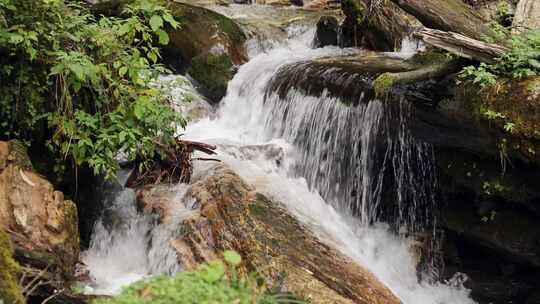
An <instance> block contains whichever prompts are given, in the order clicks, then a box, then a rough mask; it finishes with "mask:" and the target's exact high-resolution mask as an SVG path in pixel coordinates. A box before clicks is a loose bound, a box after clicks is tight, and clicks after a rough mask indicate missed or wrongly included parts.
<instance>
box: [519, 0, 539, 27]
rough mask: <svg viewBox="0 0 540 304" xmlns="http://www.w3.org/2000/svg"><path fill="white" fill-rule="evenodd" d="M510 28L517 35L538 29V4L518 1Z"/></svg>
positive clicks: (530, 1) (529, 1)
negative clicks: (512, 28)
mask: <svg viewBox="0 0 540 304" xmlns="http://www.w3.org/2000/svg"><path fill="white" fill-rule="evenodd" d="M512 26H513V27H514V31H516V32H517V33H519V32H525V31H527V30H538V29H540V2H538V1H535V0H520V1H519V3H518V5H517V9H516V16H515V18H514V23H513V24H512Z"/></svg>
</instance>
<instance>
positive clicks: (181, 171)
mask: <svg viewBox="0 0 540 304" xmlns="http://www.w3.org/2000/svg"><path fill="white" fill-rule="evenodd" d="M155 144H156V145H157V146H160V147H161V148H162V150H163V151H164V154H165V155H162V157H163V158H161V157H160V156H157V157H156V158H155V159H154V160H153V162H152V163H151V165H150V166H149V167H147V168H145V169H144V171H141V170H139V169H140V168H138V167H139V164H140V161H136V162H135V164H136V169H135V170H133V173H131V175H130V176H129V178H128V180H127V182H126V186H127V187H130V188H136V187H139V186H144V185H148V184H159V183H162V182H167V183H178V182H182V183H187V182H189V180H190V179H191V174H192V173H193V167H192V160H193V159H192V155H193V153H194V152H195V151H200V152H203V153H205V154H208V155H213V154H216V152H215V151H214V150H215V149H216V147H215V146H212V145H209V144H205V143H200V142H195V141H188V140H180V139H176V145H174V146H172V147H167V146H165V145H163V144H161V143H159V142H155ZM195 160H207V161H208V160H211V161H219V160H217V159H212V158H196V159H195Z"/></svg>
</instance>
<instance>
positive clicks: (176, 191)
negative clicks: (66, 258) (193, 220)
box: [81, 172, 193, 295]
mask: <svg viewBox="0 0 540 304" xmlns="http://www.w3.org/2000/svg"><path fill="white" fill-rule="evenodd" d="M125 173H126V172H122V173H121V177H122V176H125V175H126V174H125ZM121 177H120V178H119V179H120V180H123V179H125V178H121ZM188 189H189V186H188V185H185V184H180V185H177V186H173V187H172V188H171V189H170V193H171V195H174V196H175V197H176V198H177V200H178V201H182V202H184V203H185V204H187V205H186V208H185V209H184V208H178V207H175V208H171V209H172V210H175V211H176V213H175V214H173V215H172V216H171V219H170V220H169V221H167V222H160V220H159V219H158V218H157V216H156V215H153V214H149V213H144V212H140V211H139V210H138V207H137V199H136V195H135V192H134V191H133V190H132V189H129V188H122V190H120V191H119V192H117V193H113V194H112V195H114V198H113V199H112V200H111V201H112V203H111V205H110V206H108V207H107V209H106V210H105V212H104V214H103V216H102V217H101V218H100V219H99V220H98V221H97V222H96V224H95V226H94V231H93V233H92V238H91V240H90V247H89V248H88V250H86V251H85V252H83V253H82V256H81V259H82V262H83V263H84V264H85V265H86V266H87V268H88V269H89V271H90V273H89V276H90V279H91V282H90V284H88V285H87V286H86V287H85V293H87V294H99V295H104V294H105V295H112V294H116V293H118V292H119V291H120V289H121V288H122V287H124V286H126V285H128V284H130V283H133V282H136V281H139V280H141V279H144V278H147V277H150V276H153V275H158V274H169V275H171V274H174V273H176V272H178V271H180V270H181V267H180V266H181V265H179V264H178V261H177V257H176V252H175V251H174V250H173V248H172V247H171V246H170V244H169V243H170V241H171V240H174V239H176V238H178V237H180V235H181V233H182V231H181V225H180V224H181V222H182V221H183V220H184V219H185V218H187V217H188V216H189V215H190V213H189V212H187V213H186V212H185V210H189V209H190V208H189V206H190V204H192V203H193V199H192V198H191V197H189V195H187V192H188ZM172 201H176V199H175V200H172ZM183 211H184V212H183Z"/></svg>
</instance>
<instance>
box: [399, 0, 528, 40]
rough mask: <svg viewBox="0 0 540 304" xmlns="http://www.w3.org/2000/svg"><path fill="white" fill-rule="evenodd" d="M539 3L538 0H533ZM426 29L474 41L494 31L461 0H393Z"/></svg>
mask: <svg viewBox="0 0 540 304" xmlns="http://www.w3.org/2000/svg"><path fill="white" fill-rule="evenodd" d="M531 1H537V0H531ZM392 2H394V3H396V4H397V5H398V6H399V7H401V8H402V9H403V10H405V11H406V12H408V13H409V14H411V15H413V16H415V17H416V18H417V19H418V20H420V22H422V24H423V25H424V26H426V27H430V28H434V29H438V30H443V31H448V32H455V33H460V34H463V35H466V36H468V37H471V38H474V39H482V38H484V37H486V36H487V37H493V36H494V35H493V31H492V30H491V29H490V27H489V26H488V25H487V24H486V23H487V22H486V20H484V19H483V18H482V17H481V16H480V15H479V14H477V13H476V12H475V11H474V9H473V8H472V7H470V6H469V5H467V4H465V3H464V2H463V1H461V0H392Z"/></svg>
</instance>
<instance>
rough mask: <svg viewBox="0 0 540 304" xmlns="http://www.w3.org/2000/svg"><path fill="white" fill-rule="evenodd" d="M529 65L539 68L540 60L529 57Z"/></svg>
mask: <svg viewBox="0 0 540 304" xmlns="http://www.w3.org/2000/svg"><path fill="white" fill-rule="evenodd" d="M529 65H530V66H532V67H534V68H536V69H540V61H538V60H536V59H529Z"/></svg>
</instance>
